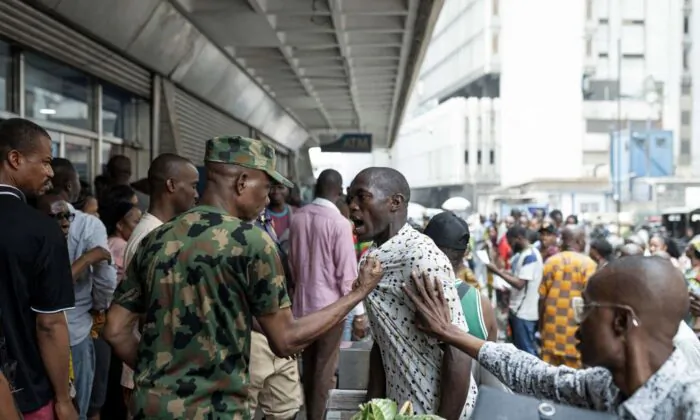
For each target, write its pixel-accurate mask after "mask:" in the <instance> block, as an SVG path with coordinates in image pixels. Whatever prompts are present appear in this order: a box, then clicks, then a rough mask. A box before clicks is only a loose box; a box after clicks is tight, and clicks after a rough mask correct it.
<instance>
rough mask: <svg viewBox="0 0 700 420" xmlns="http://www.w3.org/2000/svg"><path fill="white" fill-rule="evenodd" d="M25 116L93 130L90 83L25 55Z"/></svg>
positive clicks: (74, 72) (58, 66)
mask: <svg viewBox="0 0 700 420" xmlns="http://www.w3.org/2000/svg"><path fill="white" fill-rule="evenodd" d="M24 89H25V90H24V92H25V114H26V116H27V117H29V118H35V119H39V120H46V121H52V122H57V123H61V124H66V125H70V126H73V127H78V128H82V129H85V130H92V129H93V127H92V119H91V115H92V107H91V104H92V80H91V79H90V77H89V76H87V75H86V74H84V73H82V72H80V71H78V70H75V69H73V68H70V67H68V66H65V65H63V64H60V63H57V62H55V61H53V60H50V59H48V58H44V57H42V56H39V55H37V54H33V53H27V54H26V55H25V88H24Z"/></svg>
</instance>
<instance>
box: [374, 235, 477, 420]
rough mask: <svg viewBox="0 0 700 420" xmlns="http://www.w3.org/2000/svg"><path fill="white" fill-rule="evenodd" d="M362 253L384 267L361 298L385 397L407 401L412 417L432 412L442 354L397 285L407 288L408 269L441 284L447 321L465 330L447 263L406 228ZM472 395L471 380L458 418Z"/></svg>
mask: <svg viewBox="0 0 700 420" xmlns="http://www.w3.org/2000/svg"><path fill="white" fill-rule="evenodd" d="M365 255H371V256H373V257H375V258H377V259H379V262H380V263H381V264H382V268H383V269H384V274H383V276H382V280H381V282H380V283H379V285H378V286H377V287H376V288H375V289H374V291H372V292H371V293H370V294H369V295H368V296H367V298H366V299H365V310H366V311H367V318H368V319H369V322H370V327H371V328H372V337H374V341H375V342H376V343H377V344H378V345H379V349H380V350H381V353H382V361H383V364H384V371H385V373H386V391H387V397H388V398H390V399H392V400H394V401H397V402H398V403H399V404H403V403H404V402H405V401H412V402H413V408H414V410H415V411H416V412H417V413H418V414H436V412H437V409H438V404H439V402H440V400H439V398H440V367H441V364H442V356H443V351H442V349H441V348H440V345H439V343H438V342H437V340H435V339H434V338H431V337H428V336H427V335H425V334H424V333H422V332H421V331H419V330H418V329H417V328H416V326H415V321H414V319H415V310H414V307H413V303H412V302H410V300H409V299H408V298H407V297H406V296H405V295H404V293H403V290H402V288H401V285H402V284H403V283H406V285H407V286H408V287H412V286H413V284H412V282H411V277H410V275H411V271H412V270H413V271H416V272H417V273H420V272H423V271H426V272H427V273H428V274H429V275H430V277H431V278H432V277H436V278H437V279H438V280H439V281H441V282H442V286H443V288H444V291H445V298H446V300H447V303H448V304H449V306H450V310H451V312H452V323H453V324H455V325H457V326H458V327H459V328H460V329H461V330H463V331H468V327H467V323H466V321H465V319H464V314H463V312H462V305H461V303H460V300H459V296H458V294H457V289H456V288H455V286H454V273H453V272H452V265H451V264H450V261H449V260H448V259H447V257H446V256H445V254H443V253H442V252H441V251H440V249H439V248H438V247H437V246H436V245H435V243H434V242H433V241H432V240H431V239H430V238H428V237H427V236H425V235H423V234H422V233H420V232H418V231H416V230H415V229H413V228H412V227H411V226H410V225H408V224H406V225H404V227H403V228H402V229H401V230H400V231H399V232H398V233H397V234H396V235H395V236H394V237H393V238H391V239H389V240H388V241H387V242H385V243H384V244H382V246H380V247H378V248H371V249H370V250H369V251H368V252H367V254H365ZM364 259H365V258H364V257H363V258H362V260H363V261H364ZM473 363H477V362H476V361H474V362H473ZM476 396H477V385H476V381H475V380H474V378H473V377H472V380H471V385H470V387H469V393H468V396H467V401H466V404H465V407H464V411H462V415H461V416H460V417H459V419H468V418H469V416H470V415H471V412H472V410H473V407H474V403H475V401H476ZM451 420H458V419H451Z"/></svg>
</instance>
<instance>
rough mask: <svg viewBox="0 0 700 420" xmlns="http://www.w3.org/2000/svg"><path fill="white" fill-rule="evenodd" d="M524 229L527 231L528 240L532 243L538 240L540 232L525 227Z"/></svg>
mask: <svg viewBox="0 0 700 420" xmlns="http://www.w3.org/2000/svg"><path fill="white" fill-rule="evenodd" d="M525 230H526V232H527V234H526V237H527V240H528V242H530V243H533V244H534V243H535V242H537V241H539V240H540V233H539V232H538V231H536V230H532V229H527V228H526V229H525Z"/></svg>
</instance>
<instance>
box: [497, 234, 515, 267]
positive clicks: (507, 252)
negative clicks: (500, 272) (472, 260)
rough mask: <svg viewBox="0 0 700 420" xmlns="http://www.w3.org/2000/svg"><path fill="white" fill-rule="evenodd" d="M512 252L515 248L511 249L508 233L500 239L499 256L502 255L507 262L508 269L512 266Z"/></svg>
mask: <svg viewBox="0 0 700 420" xmlns="http://www.w3.org/2000/svg"><path fill="white" fill-rule="evenodd" d="M512 253H513V250H512V249H510V245H509V244H508V240H507V239H506V235H503V237H502V238H501V239H500V240H499V241H498V256H499V257H501V259H502V260H503V262H504V263H505V268H506V269H509V268H510V256H511V255H512Z"/></svg>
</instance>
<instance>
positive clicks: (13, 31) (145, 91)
mask: <svg viewBox="0 0 700 420" xmlns="http://www.w3.org/2000/svg"><path fill="white" fill-rule="evenodd" d="M0 35H2V36H5V37H7V38H9V39H10V40H13V41H15V42H18V43H19V44H21V45H23V46H26V47H27V48H31V49H33V50H36V51H39V52H41V53H44V54H46V55H47V56H49V57H52V58H54V59H56V60H59V61H62V62H64V63H66V64H69V65H71V66H73V67H75V68H78V69H81V70H83V71H85V72H86V73H89V74H91V75H93V76H95V77H98V78H100V79H102V80H105V81H107V82H110V83H112V84H114V85H116V86H119V87H122V88H124V89H126V90H128V91H130V92H132V93H134V94H137V95H139V96H142V97H144V98H150V97H151V73H150V72H149V71H148V70H146V69H144V68H142V67H141V66H139V65H137V64H134V63H132V62H131V61H129V60H127V59H126V58H123V57H121V56H119V54H117V53H115V52H113V51H111V50H110V49H108V48H106V47H104V46H102V45H100V44H98V43H97V42H95V41H93V40H92V39H90V38H88V37H86V36H84V35H82V34H80V33H79V32H77V31H75V30H73V29H71V28H70V27H68V26H66V25H64V24H63V23H61V22H59V21H57V20H56V19H54V18H53V17H51V16H49V15H47V14H45V13H43V12H40V11H39V10H37V9H34V8H33V7H32V6H29V5H28V4H25V3H24V2H22V1H19V0H0Z"/></svg>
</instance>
